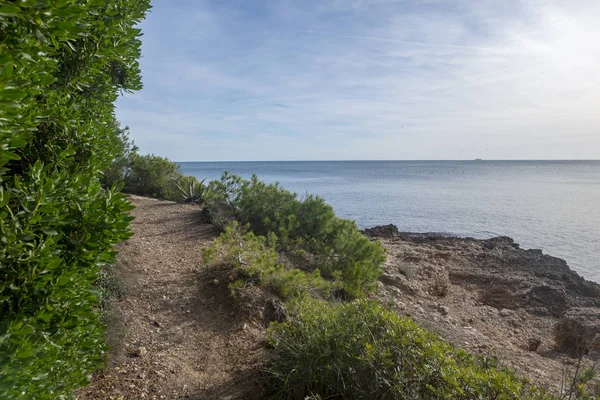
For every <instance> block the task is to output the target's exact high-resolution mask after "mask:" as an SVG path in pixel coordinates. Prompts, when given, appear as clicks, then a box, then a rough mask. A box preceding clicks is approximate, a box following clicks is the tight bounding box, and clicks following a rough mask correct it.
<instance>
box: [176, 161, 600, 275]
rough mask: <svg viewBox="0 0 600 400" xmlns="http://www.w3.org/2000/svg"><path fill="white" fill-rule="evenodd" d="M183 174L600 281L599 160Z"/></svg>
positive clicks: (211, 165)
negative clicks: (273, 185) (248, 184)
mask: <svg viewBox="0 0 600 400" xmlns="http://www.w3.org/2000/svg"><path fill="white" fill-rule="evenodd" d="M180 165H181V168H182V170H183V172H184V173H186V174H189V175H194V176H196V177H198V178H199V179H204V178H207V180H211V179H218V178H219V177H220V175H221V173H222V172H223V171H224V170H228V171H229V172H232V173H236V174H239V175H241V176H243V177H250V176H251V175H252V174H253V173H256V174H257V175H258V176H259V178H261V179H262V180H264V181H267V182H275V181H278V182H279V183H280V184H281V185H282V186H283V187H285V188H287V189H289V190H291V191H294V192H297V193H298V194H299V195H300V196H302V195H303V194H305V193H311V194H317V195H319V196H321V197H323V198H325V200H327V202H328V203H329V204H331V205H332V206H333V207H334V209H335V211H336V213H337V214H338V215H339V216H341V217H345V218H350V219H354V220H356V222H357V224H358V225H359V226H360V227H362V228H364V227H371V226H374V225H383V224H389V223H393V224H395V225H397V226H398V228H399V229H400V230H401V231H411V232H440V233H444V234H452V235H458V236H471V237H476V238H489V237H493V236H498V235H507V236H511V237H512V238H514V239H515V241H517V242H518V243H520V244H521V246H522V247H524V248H538V249H542V250H543V251H544V252H545V253H546V254H550V255H553V256H557V257H561V258H564V259H565V260H567V262H568V263H569V265H570V266H571V268H573V269H574V270H576V271H577V272H579V273H580V274H581V275H583V276H584V277H586V278H587V279H591V280H594V281H597V282H600V161H483V162H476V161H336V162H328V161H323V162H312V161H306V162H193V163H190V162H187V163H180Z"/></svg>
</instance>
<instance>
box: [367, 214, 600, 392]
mask: <svg viewBox="0 0 600 400" xmlns="http://www.w3.org/2000/svg"><path fill="white" fill-rule="evenodd" d="M364 233H365V234H366V235H368V236H369V237H371V238H372V239H377V240H380V241H381V243H382V244H383V245H384V247H385V248H386V249H387V252H388V259H387V262H386V264H385V265H384V267H383V275H382V276H381V278H380V290H379V295H378V296H379V297H380V298H381V299H382V300H384V301H386V302H388V303H390V304H392V305H393V306H394V307H395V308H396V309H397V310H398V312H399V313H401V314H404V315H409V316H411V317H413V318H414V319H415V320H416V321H417V322H419V323H420V324H421V325H423V326H425V327H427V328H429V329H432V330H434V331H437V332H438V333H439V334H440V335H441V336H442V337H443V338H444V339H446V340H448V341H450V342H452V343H454V344H456V345H457V346H460V347H462V348H465V349H466V350H468V351H472V352H476V353H481V354H489V355H493V356H495V357H498V358H499V359H500V360H501V361H502V362H503V363H505V364H507V365H509V366H511V367H513V368H515V369H517V370H518V371H520V372H521V373H523V374H525V375H526V376H528V377H530V378H531V379H533V380H535V381H536V382H538V383H542V384H543V385H545V386H547V387H548V388H551V389H553V390H560V388H561V386H563V387H564V385H566V384H567V382H566V381H567V380H568V377H569V375H571V374H573V370H574V369H575V368H576V366H577V364H578V359H579V358H580V357H581V358H582V360H583V363H584V364H586V365H592V364H595V362H596V361H597V360H598V359H600V285H598V284H597V283H594V282H591V281H587V280H585V279H584V278H583V277H581V276H579V275H578V274H577V273H576V272H575V271H573V270H571V269H570V268H569V266H568V265H567V263H566V262H565V261H564V260H562V259H560V258H556V257H552V256H549V255H545V254H543V253H542V251H541V250H525V249H521V248H520V246H519V244H518V243H515V242H514V240H513V239H511V238H509V237H496V238H492V239H487V240H479V239H473V238H458V237H450V236H441V235H438V234H429V233H427V234H418V233H409V232H400V231H399V230H398V228H397V227H395V226H393V225H387V226H378V227H374V228H371V229H366V230H365V231H364Z"/></svg>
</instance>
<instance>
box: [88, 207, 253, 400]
mask: <svg viewBox="0 0 600 400" xmlns="http://www.w3.org/2000/svg"><path fill="white" fill-rule="evenodd" d="M132 202H133V204H134V205H135V206H136V207H137V208H136V209H135V210H134V211H133V215H134V216H135V220H134V221H133V222H132V229H133V231H134V233H135V235H134V236H133V237H132V238H131V239H129V240H128V241H127V242H125V243H123V244H122V245H120V248H119V251H120V254H119V257H118V260H117V265H116V267H115V268H116V274H117V276H119V278H120V279H121V280H122V281H124V282H125V284H126V285H127V288H128V289H127V294H126V296H125V297H124V298H123V299H122V300H120V301H117V302H115V304H114V305H113V307H112V311H111V312H110V314H109V317H110V322H109V333H108V338H107V341H108V342H109V343H111V344H112V348H111V361H110V363H109V366H108V367H107V368H106V370H105V371H103V372H102V373H98V374H96V376H95V377H94V379H93V380H92V383H91V384H90V385H89V386H88V387H86V388H84V389H82V390H81V391H80V393H79V399H81V400H87V399H237V398H244V399H247V398H256V397H258V396H259V395H260V393H259V392H260V390H261V388H260V384H259V383H258V382H259V376H260V362H261V359H262V355H263V347H262V343H261V340H262V337H261V329H260V328H259V327H258V326H256V325H254V324H252V323H250V322H248V321H247V320H246V317H245V316H244V315H243V314H242V313H241V312H240V311H239V308H238V307H235V305H234V304H233V303H232V300H231V298H230V296H229V295H228V290H227V288H226V287H225V286H224V284H222V283H221V282H219V281H218V279H217V277H216V276H214V273H211V271H210V270H208V269H207V268H205V267H204V265H203V262H202V247H203V246H206V245H207V244H208V243H209V242H210V241H211V240H212V239H214V237H215V232H214V231H213V230H212V228H211V226H210V225H207V224H203V223H201V222H200V221H199V210H198V208H197V207H194V206H191V205H182V204H175V203H171V202H166V201H158V200H154V199H148V198H144V197H137V196H132Z"/></svg>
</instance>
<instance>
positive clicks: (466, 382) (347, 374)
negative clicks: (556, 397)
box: [267, 300, 551, 400]
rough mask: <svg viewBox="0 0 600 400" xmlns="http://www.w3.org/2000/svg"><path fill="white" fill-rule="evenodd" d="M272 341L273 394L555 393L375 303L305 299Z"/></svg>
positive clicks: (274, 330)
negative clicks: (534, 384) (455, 345)
mask: <svg viewBox="0 0 600 400" xmlns="http://www.w3.org/2000/svg"><path fill="white" fill-rule="evenodd" d="M267 341H268V343H269V345H270V346H271V347H272V348H273V349H274V353H275V358H274V361H273V362H272V364H271V366H270V370H269V373H270V375H271V383H272V387H273V388H274V392H273V395H274V397H275V398H281V399H304V398H305V397H306V396H314V397H317V398H318V397H319V396H320V398H323V399H325V398H339V399H406V400H408V399H410V400H419V399H431V400H434V399H435V400H437V399H473V400H475V399H477V400H479V399H481V400H483V399H506V400H508V399H514V400H517V399H550V398H551V397H550V396H549V395H547V394H545V392H544V391H543V390H541V389H539V388H535V387H533V386H531V385H529V384H528V383H527V382H525V381H523V380H521V379H519V378H517V377H516V376H515V375H514V374H513V373H512V372H510V371H509V370H508V369H506V368H503V367H501V366H499V365H497V363H496V362H495V361H494V360H493V359H490V358H484V357H479V356H473V355H470V354H467V353H466V352H464V351H462V350H458V349H455V348H453V347H452V346H451V345H449V344H448V343H446V342H444V341H442V340H441V339H440V338H438V337H437V336H436V335H433V334H431V333H429V332H427V331H426V330H424V329H422V328H420V327H419V326H417V324H416V323H414V322H413V321H411V320H410V319H407V318H402V317H399V316H398V315H396V314H395V313H394V312H392V311H389V310H387V309H385V308H383V307H382V306H380V305H378V304H377V303H376V302H374V301H367V300H356V301H354V302H350V303H339V304H329V303H326V302H321V301H317V300H304V301H302V302H300V303H297V304H296V305H295V306H294V307H291V314H290V316H289V319H288V321H286V322H283V323H273V324H272V325H271V327H270V328H269V330H268V332H267Z"/></svg>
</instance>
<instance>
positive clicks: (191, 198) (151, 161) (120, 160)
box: [102, 124, 206, 204]
mask: <svg viewBox="0 0 600 400" xmlns="http://www.w3.org/2000/svg"><path fill="white" fill-rule="evenodd" d="M113 129H114V131H115V137H116V140H115V144H114V146H115V149H116V155H115V157H114V158H113V160H112V162H111V164H110V165H109V166H108V168H106V169H105V170H104V171H103V173H102V183H103V184H104V185H105V186H107V187H110V186H112V185H115V184H117V183H121V182H122V183H123V185H124V186H123V191H124V192H125V193H129V194H137V195H140V196H147V197H154V198H159V199H165V200H171V201H178V202H186V203H198V204H201V203H203V201H204V192H205V190H206V187H205V186H204V181H202V182H199V181H198V179H196V178H195V177H193V176H185V175H183V174H182V173H181V171H180V168H179V165H177V163H175V162H173V161H170V160H169V159H168V158H165V157H160V156H156V155H154V154H147V155H140V154H138V152H137V147H136V146H135V145H134V144H133V142H131V141H130V140H129V136H128V128H125V129H121V128H120V127H119V126H118V124H116V125H115V126H114V128H113Z"/></svg>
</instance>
